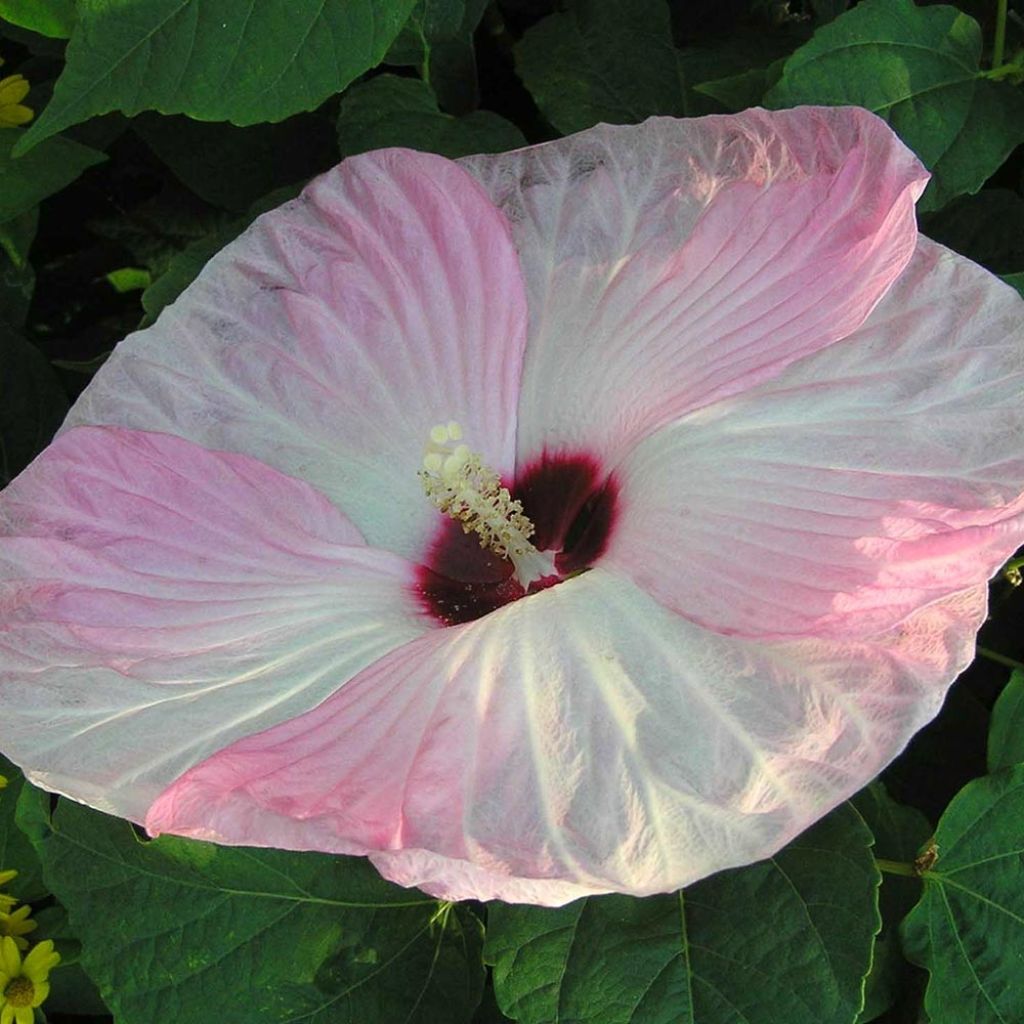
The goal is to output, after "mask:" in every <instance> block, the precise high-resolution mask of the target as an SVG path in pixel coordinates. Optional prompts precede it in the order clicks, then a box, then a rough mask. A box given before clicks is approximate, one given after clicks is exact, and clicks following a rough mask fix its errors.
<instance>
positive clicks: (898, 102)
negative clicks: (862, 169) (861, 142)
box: [766, 0, 1024, 210]
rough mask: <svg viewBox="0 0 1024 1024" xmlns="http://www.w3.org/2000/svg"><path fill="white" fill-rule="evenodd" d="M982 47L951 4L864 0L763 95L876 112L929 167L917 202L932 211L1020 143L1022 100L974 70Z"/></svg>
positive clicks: (784, 102)
mask: <svg viewBox="0 0 1024 1024" xmlns="http://www.w3.org/2000/svg"><path fill="white" fill-rule="evenodd" d="M981 47H982V39H981V30H980V28H979V27H978V23H977V22H976V21H974V19H973V18H970V17H968V16H967V15H966V14H963V13H961V12H960V11H958V10H957V9H956V8H955V7H949V6H945V5H941V6H933V7H917V6H915V5H914V4H913V3H912V2H911V0H863V2H862V3H859V4H858V5H857V6H856V7H854V8H853V9H852V10H850V11H847V12H846V13H845V14H842V15H840V16H839V17H838V18H836V19H835V20H834V21H832V22H830V23H829V24H827V25H825V26H823V27H822V28H820V29H819V30H818V31H817V32H815V34H814V37H813V38H812V39H811V41H810V42H809V43H807V44H806V45H805V46H802V47H801V48H800V49H799V50H797V51H796V53H794V54H793V56H792V57H790V58H789V60H788V61H787V62H786V65H785V69H784V71H783V75H782V78H781V80H780V81H779V82H778V84H777V85H776V86H775V87H774V88H773V89H772V90H771V91H770V92H769V93H768V95H767V97H766V102H767V104H768V105H769V106H772V107H794V106H797V105H799V104H801V103H824V104H828V105H842V104H856V105H857V106H861V107H866V108H867V109H868V110H872V111H874V112H875V113H877V114H879V115H881V116H882V117H884V118H885V119H886V120H887V121H888V122H889V123H890V124H891V125H892V127H893V128H894V129H895V130H896V131H897V132H898V133H899V135H900V137H901V138H902V139H903V141H904V142H906V143H907V145H908V146H910V147H911V148H912V149H913V150H914V151H915V152H916V153H917V155H918V156H919V157H920V158H921V160H922V161H923V162H924V164H925V165H926V166H927V167H928V168H929V169H930V170H931V171H932V172H933V175H934V178H933V180H932V182H931V184H930V185H929V186H928V191H927V192H926V194H925V196H924V197H923V198H922V200H921V204H920V208H921V209H925V210H927V209H937V208H938V207H940V206H943V205H944V204H945V203H946V202H948V201H949V200H950V199H952V198H953V197H954V196H956V195H959V194H961V193H963V192H976V191H977V190H978V189H979V188H980V187H981V185H982V184H983V183H984V181H985V180H986V179H987V178H988V177H989V176H990V175H991V174H992V172H993V171H995V170H996V169H997V168H998V167H999V166H1000V165H1001V164H1002V162H1003V161H1004V160H1005V159H1006V157H1007V156H1008V154H1009V153H1010V150H1012V149H1013V148H1014V147H1015V146H1016V145H1017V144H1018V143H1019V142H1021V141H1024V97H1022V96H1021V94H1020V92H1019V91H1018V90H1016V89H1014V88H1013V87H1012V86H1010V85H1008V84H1007V83H1006V82H995V81H991V80H988V79H985V78H981V77H979V61H980V58H981Z"/></svg>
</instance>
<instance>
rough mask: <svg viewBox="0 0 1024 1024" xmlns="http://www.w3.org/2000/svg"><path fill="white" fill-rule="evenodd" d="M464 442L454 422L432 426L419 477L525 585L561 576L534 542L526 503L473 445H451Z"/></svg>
mask: <svg viewBox="0 0 1024 1024" xmlns="http://www.w3.org/2000/svg"><path fill="white" fill-rule="evenodd" d="M461 439H462V427H461V426H459V424H458V423H456V422H455V421H454V420H452V421H451V422H449V423H447V424H443V423H442V424H438V425H437V426H435V427H432V428H431V430H430V442H429V443H428V444H427V447H426V453H425V454H424V456H423V469H421V470H420V473H419V476H420V479H421V480H422V481H423V489H424V490H425V491H426V492H427V497H428V498H429V499H430V500H431V502H432V503H433V504H434V505H435V506H436V507H437V508H439V509H440V510H441V511H442V512H444V513H445V515H449V516H451V517H452V518H453V519H455V520H457V521H458V522H460V523H462V529H463V531H464V532H466V533H476V534H477V536H479V538H480V546H481V547H485V548H490V549H491V551H493V552H495V553H496V554H498V555H503V556H505V557H507V558H509V559H510V560H511V562H512V564H513V565H514V566H515V571H516V578H517V579H518V580H519V582H520V583H521V584H522V585H523V586H524V587H528V586H529V585H530V584H531V583H533V582H534V581H535V580H539V579H543V578H544V577H545V576H553V575H556V574H557V570H556V569H555V560H554V556H553V555H551V554H550V553H548V552H542V551H538V550H537V549H536V548H535V547H534V546H533V545H532V544H531V543H530V537H531V535H532V534H533V523H531V522H530V520H529V519H528V518H527V517H526V516H525V515H524V513H523V505H522V502H520V501H515V500H513V498H512V495H511V494H509V491H508V488H507V487H503V486H502V484H501V479H500V478H499V477H498V474H497V473H495V472H494V470H492V469H491V468H490V467H489V466H487V465H485V464H484V461H483V459H482V457H481V456H480V455H478V454H477V453H476V452H474V451H471V450H470V448H469V446H468V445H465V444H456V445H454V446H453V445H451V444H449V442H451V441H460V440H461Z"/></svg>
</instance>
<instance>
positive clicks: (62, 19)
mask: <svg viewBox="0 0 1024 1024" xmlns="http://www.w3.org/2000/svg"><path fill="white" fill-rule="evenodd" d="M0 18H3V19H5V20H6V21H9V22H10V23H11V24H12V25H18V26H20V27H21V28H27V29H29V30H30V31H32V32H38V33H39V34H40V35H42V36H50V37H51V38H53V39H67V37H68V36H69V35H71V30H72V29H73V28H74V27H75V0H0Z"/></svg>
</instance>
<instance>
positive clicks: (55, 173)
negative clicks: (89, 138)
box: [0, 129, 106, 223]
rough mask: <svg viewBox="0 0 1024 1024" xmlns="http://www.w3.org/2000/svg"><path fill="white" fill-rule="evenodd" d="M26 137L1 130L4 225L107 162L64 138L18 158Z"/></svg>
mask: <svg viewBox="0 0 1024 1024" xmlns="http://www.w3.org/2000/svg"><path fill="white" fill-rule="evenodd" d="M22 134H23V133H21V132H18V131H15V130H13V129H3V130H0V223H3V222H5V221H9V220H10V219H11V218H12V217H17V216H20V215H21V214H23V213H27V212H28V211H29V210H32V209H33V208H34V207H36V206H38V205H39V203H41V202H42V201H43V200H44V199H45V198H46V197H47V196H50V195H53V193H54V192H59V191H60V190H61V189H62V188H64V186H65V185H70V184H71V182H73V181H74V180H75V178H77V177H78V176H79V175H80V174H81V173H82V172H83V171H84V170H86V169H87V168H89V167H92V166H93V165H94V164H98V163H100V162H101V161H103V160H106V156H105V155H104V154H103V153H100V152H98V151H97V150H95V149H90V148H89V147H88V146H82V145H80V144H79V143H77V142H72V141H71V139H65V138H61V137H58V138H53V139H47V140H46V143H45V145H42V146H37V147H36V148H35V149H34V150H33V151H32V152H30V153H27V154H26V155H25V156H22V157H14V156H12V154H11V151H12V150H13V149H14V146H15V144H16V142H17V140H18V138H19V137H20V136H21V135H22Z"/></svg>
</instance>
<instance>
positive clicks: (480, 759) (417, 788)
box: [147, 569, 985, 905]
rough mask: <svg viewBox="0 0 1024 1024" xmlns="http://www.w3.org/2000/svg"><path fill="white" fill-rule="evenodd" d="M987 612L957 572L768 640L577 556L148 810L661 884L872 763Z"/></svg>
mask: <svg viewBox="0 0 1024 1024" xmlns="http://www.w3.org/2000/svg"><path fill="white" fill-rule="evenodd" d="M984 610H985V598H984V588H975V589H974V590H972V591H968V592H966V593H964V594H960V595H958V596H956V597H954V598H948V599H946V600H945V601H943V602H940V603H938V604H935V605H932V606H930V607H929V608H927V609H924V610H922V611H921V612H918V613H917V614H916V615H914V616H912V617H911V618H910V619H908V620H907V621H905V622H904V623H902V624H901V625H900V627H898V628H897V629H894V630H892V631H890V632H889V633H886V634H884V635H881V636H878V637H876V638H873V639H871V640H865V641H857V642H831V641H822V640H802V641H798V642H792V643H786V644H778V645H766V644H760V643H755V642H751V641H747V640H742V639H737V638H733V637H725V636H721V635H720V634H717V633H713V632H710V631H708V630H705V629H702V628H701V627H699V626H695V625H693V624H692V623H690V622H689V621H687V620H686V619H684V618H682V617H680V616H678V615H675V614H673V613H672V612H669V611H668V610H666V609H665V608H663V607H662V606H660V605H659V604H657V602H655V601H654V600H653V599H652V598H650V597H648V596H647V595H646V594H644V593H643V592H642V591H641V590H639V589H637V588H635V587H632V586H630V585H629V584H627V583H624V582H623V581H622V580H620V579H618V578H616V577H615V576H614V575H612V574H610V573H606V572H604V571H602V570H600V569H594V570H592V571H591V572H589V573H586V574H584V575H583V576H580V577H577V578H575V579H572V580H570V581H568V582H566V583H564V584H561V585H560V586H557V587H554V588H552V589H549V590H545V591H543V592H541V593H539V594H536V595H533V596H532V597H530V598H528V599H526V600H523V601H518V602H516V603H514V604H512V605H508V606H506V607H505V608H503V609H501V610H500V611H498V612H494V613H492V614H491V615H489V616H486V617H485V618H483V619H480V620H478V621H477V622H475V623H470V624H468V625H465V626H460V627H454V628H451V629H448V630H443V631H439V632H435V633H432V634H430V635H429V636H426V637H424V638H422V639H420V640H417V641H413V642H412V643H410V644H408V645H406V646H405V647H403V648H400V649H399V650H397V651H395V652H394V653H393V654H391V655H389V656H387V657H385V658H383V659H381V661H380V662H378V663H377V664H375V665H373V666H371V667H369V668H367V669H366V670H365V671H363V672H362V673H360V674H359V675H358V676H356V678H355V679H353V680H352V681H351V682H350V683H349V684H348V685H347V686H345V687H344V688H343V689H342V690H341V691H340V692H339V693H337V694H335V695H334V696H333V697H331V698H329V699H328V700H327V701H325V702H324V703H323V704H321V705H320V706H319V707H318V708H316V709H315V710H313V711H311V712H309V713H308V714H306V715H304V716H303V717H302V718H300V719H297V720H295V721H291V722H288V723H286V724H283V725H281V726H278V727H276V728H274V729H270V730H268V731H267V732H265V733H263V734H261V735H258V736H253V737H250V738H248V739H245V740H241V741H239V742H238V743H235V744H233V745H232V746H231V747H229V748H227V749H226V750H223V751H221V752H220V753H218V754H217V755H215V756H214V757H212V758H210V759H209V760H208V761H207V762H205V763H204V764H201V765H199V766H197V767H196V768H194V769H193V770H192V771H190V772H188V773H187V774H186V775H185V776H183V777H182V779H180V780H179V781H178V782H177V783H175V785H174V786H173V787H172V788H171V789H169V790H168V791H167V792H166V793H165V794H163V795H162V796H161V797H160V799H159V800H158V801H157V802H156V803H155V804H154V806H153V808H152V810H151V811H150V814H149V817H148V818H147V826H148V827H149V828H150V829H151V830H152V831H154V832H159V831H172V832H176V833H185V834H188V835H193V836H198V837H201V838H212V839H216V840H219V841H226V842H230V843H255V844H261V845H281V846H300V847H304V848H310V849H319V850H337V851H339V852H344V853H369V854H371V855H372V856H373V859H374V862H375V863H376V865H377V866H378V868H379V869H380V870H381V872H382V873H383V874H385V875H386V876H387V877H389V878H392V879H394V880H396V881H398V882H401V883H402V884H405V885H418V886H420V887H422V888H424V889H425V890H426V891H428V892H430V893H433V894H435V895H437V896H441V897H444V898H446V899H463V898H470V897H472V898H478V899H490V898H498V899H505V900H513V901H528V902H533V903H543V904H555V905H557V904H559V903H564V902H567V901H568V900H570V899H574V898H576V897H577V896H580V895H584V894H585V893H587V892H606V891H609V890H617V891H624V892H631V893H636V894H639V895H644V894H648V893H654V892H662V891H665V890H668V889H672V888H675V887H677V886H680V885H684V884H686V883H687V882H690V881H693V880H694V879H697V878H700V877H702V876H704V875H706V874H708V873H710V872H712V871H716V870H719V869H721V868H724V867H729V866H731V865H736V864H744V863H747V862H749V861H751V860H755V859H758V858H760V857H762V856H765V855H767V854H769V853H771V852H773V851H774V850H776V849H777V848H778V847H779V846H780V845H782V843H784V842H785V841H786V840H787V839H789V838H790V837H791V836H794V835H796V834H797V833H798V832H800V831H801V830H802V829H803V828H805V827H806V826H807V825H808V824H809V823H810V822H812V821H813V820H815V819H816V818H817V817H819V816H820V815H821V814H822V813H823V811H824V809H826V808H828V807H831V806H833V805H834V804H835V803H837V802H838V801H839V800H840V799H842V798H843V797H845V796H847V795H849V794H850V793H851V792H853V791H854V790H855V789H857V788H859V787H860V786H861V785H863V783H864V781H865V780H866V779H869V778H871V777H872V776H873V775H874V774H876V773H877V772H878V771H879V770H880V769H881V768H882V767H883V765H885V764H886V763H887V762H888V761H889V759H890V758H891V757H892V753H893V751H894V750H896V749H899V747H900V746H902V745H903V743H905V742H906V740H907V739H908V738H909V736H910V735H911V734H912V733H913V732H914V730H915V729H917V728H918V727H919V726H920V725H921V724H923V723H924V722H925V721H927V720H928V718H930V717H931V716H932V715H933V714H934V713H935V711H936V710H937V708H938V705H939V703H940V702H941V700H942V693H943V687H942V684H943V683H944V682H946V681H947V680H948V678H949V677H950V675H951V674H953V673H956V672H957V671H959V670H960V669H961V668H962V667H963V666H964V665H965V664H966V663H967V662H968V661H969V660H970V658H971V655H972V643H971V641H972V638H973V631H974V630H975V629H976V628H977V626H978V624H979V623H980V621H981V619H982V617H983V615H984ZM327 780H330V782H328V781H327Z"/></svg>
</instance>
